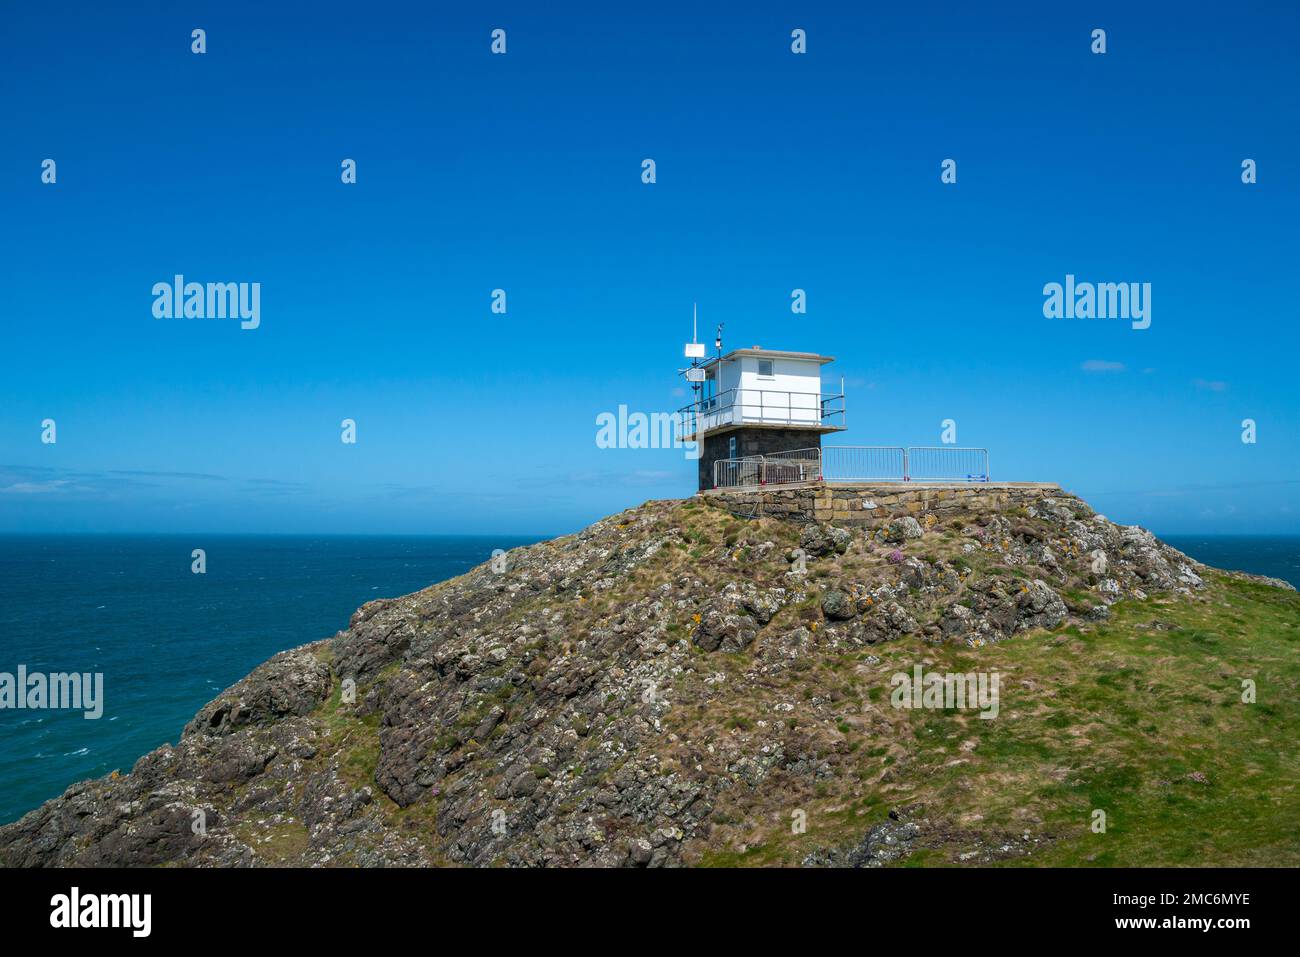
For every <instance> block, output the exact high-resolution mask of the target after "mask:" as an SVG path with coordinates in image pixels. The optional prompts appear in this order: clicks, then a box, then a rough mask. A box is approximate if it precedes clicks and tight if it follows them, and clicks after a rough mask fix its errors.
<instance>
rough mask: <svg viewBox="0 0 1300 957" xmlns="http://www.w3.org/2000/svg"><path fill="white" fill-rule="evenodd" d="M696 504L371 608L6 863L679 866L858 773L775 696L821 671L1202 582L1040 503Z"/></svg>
mask: <svg viewBox="0 0 1300 957" xmlns="http://www.w3.org/2000/svg"><path fill="white" fill-rule="evenodd" d="M720 505H725V503H723V502H721V501H712V500H711V501H700V500H696V501H692V502H689V503H681V502H651V503H647V504H646V505H644V506H641V507H640V508H637V509H633V510H631V511H629V512H626V513H624V514H622V515H618V516H614V517H612V518H609V519H606V520H604V521H601V522H598V523H596V524H595V525H593V526H591V527H590V528H588V529H586V530H584V531H582V532H580V533H578V534H576V535H573V536H569V537H567V538H563V539H558V540H556V541H553V542H546V543H542V544H538V545H534V546H529V547H526V548H521V549H516V550H514V551H512V552H510V553H509V556H508V561H507V564H506V568H505V570H504V571H502V572H499V573H498V572H495V571H494V570H493V569H492V567H491V566H490V565H486V564H485V565H483V566H480V567H479V568H477V569H475V570H473V571H472V572H470V573H468V574H466V575H463V576H461V577H459V578H456V579H453V580H451V581H448V582H443V583H440V584H438V585H434V586H432V587H430V588H427V589H425V590H424V591H421V592H417V593H415V594H412V595H407V596H405V597H403V598H397V599H390V600H383V601H376V602H370V603H369V604H367V605H364V606H363V607H362V608H360V609H359V610H358V611H357V612H356V614H355V615H353V617H352V620H351V622H350V624H349V626H348V628H347V629H346V630H344V631H342V632H339V633H338V634H337V635H336V636H335V637H333V638H332V639H329V640H326V641H319V642H316V643H314V644H310V645H305V646H303V647H301V648H296V649H293V650H291V651H286V652H284V653H282V654H279V655H277V656H275V657H274V658H272V659H271V660H270V661H268V662H266V663H265V664H264V665H262V666H261V667H259V668H258V669H257V670H255V671H254V672H253V673H252V674H250V675H249V676H248V677H247V678H245V679H244V680H242V681H240V682H239V683H238V684H236V685H234V686H233V687H231V688H230V689H228V690H227V691H225V692H223V693H222V694H221V695H220V696H218V697H217V698H216V699H215V700H214V701H212V702H211V703H210V704H208V705H207V706H205V707H204V708H203V709H202V710H200V711H199V713H198V714H197V715H196V716H195V717H194V719H193V720H192V721H191V722H190V723H189V724H188V725H187V726H186V727H185V729H184V733H183V734H182V736H181V738H180V740H179V742H178V743H177V744H176V745H174V746H172V745H167V746H164V747H161V748H159V749H157V750H156V751H153V752H151V753H150V754H147V755H145V756H144V757H143V758H141V759H140V760H139V761H138V762H137V763H136V765H135V767H134V768H132V769H131V772H130V773H129V774H125V775H120V774H117V773H116V772H115V773H114V774H113V775H111V776H109V777H106V778H102V779H100V780H97V781H89V782H82V783H79V784H76V785H73V786H72V787H70V788H69V789H68V790H67V792H66V793H65V794H64V795H63V796H62V797H60V798H57V799H55V800H53V801H50V802H48V803H47V804H45V805H44V806H42V807H41V808H38V809H37V810H35V811H32V812H31V813H30V814H28V815H27V816H26V817H24V818H23V819H22V820H20V821H18V822H16V823H14V824H11V825H9V826H6V827H3V828H0V862H3V863H5V864H8V865H19V866H49V865H92V866H93V865H124V864H125V865H162V864H182V865H262V864H282V863H287V864H299V865H325V864H343V865H430V864H465V865H493V864H505V865H529V866H531V865H578V864H584V865H627V866H661V865H673V864H680V863H692V862H695V861H698V860H699V859H700V858H701V856H702V855H705V854H707V853H709V852H710V850H711V849H712V847H713V844H712V843H711V842H712V841H714V840H715V839H716V836H717V834H718V833H721V832H720V831H719V830H718V829H719V828H722V829H724V830H725V829H728V828H733V829H734V828H736V827H739V826H740V825H739V824H738V823H737V821H739V820H740V819H741V817H743V816H744V814H746V813H756V812H745V811H743V810H742V809H744V808H752V807H754V806H755V802H761V801H762V800H764V799H765V796H767V795H771V794H785V793H792V789H793V791H798V789H800V788H803V787H805V785H807V786H808V787H812V786H813V785H814V784H816V782H822V781H827V780H832V779H834V778H835V777H836V776H837V775H846V776H847V775H850V774H853V773H856V772H854V771H853V770H852V767H853V765H852V762H853V761H854V760H858V759H857V758H855V757H854V752H853V751H852V750H850V749H846V748H844V747H841V746H840V745H839V744H837V741H840V740H842V727H841V728H840V729H839V730H837V722H839V720H840V719H839V718H838V717H837V715H838V714H839V711H840V710H842V709H837V707H836V705H835V704H834V701H835V696H836V695H837V694H838V692H837V691H835V690H834V688H833V687H832V689H831V691H830V692H827V693H823V692H822V691H821V690H814V689H813V686H811V685H810V686H809V690H808V691H807V692H806V693H805V694H803V695H800V696H798V697H796V696H794V695H792V694H789V693H788V692H786V691H784V690H781V691H773V690H772V689H773V688H786V687H788V686H789V683H790V682H792V681H795V680H797V679H798V678H799V676H800V675H803V674H804V673H810V674H811V673H812V672H814V671H815V670H816V668H817V666H818V662H819V661H823V660H831V659H832V658H834V657H835V656H841V655H843V654H845V653H846V652H850V651H854V649H869V648H871V647H872V646H877V647H879V646H880V645H881V643H883V642H892V641H898V640H906V641H911V642H914V643H915V644H916V645H917V646H918V648H920V647H924V644H925V643H926V642H930V643H941V642H960V643H964V644H966V645H968V646H971V647H979V646H981V645H984V644H986V643H988V642H994V641H1000V640H1004V639H1008V638H1011V637H1012V636H1015V635H1019V634H1022V633H1027V632H1030V631H1032V630H1034V629H1053V628H1057V627H1059V626H1061V625H1062V624H1063V623H1065V622H1067V621H1084V620H1087V619H1089V618H1090V617H1094V616H1096V615H1097V613H1098V609H1100V610H1101V611H1102V612H1105V610H1106V608H1107V606H1109V605H1111V604H1113V603H1114V602H1117V601H1120V600H1123V599H1125V598H1130V597H1134V596H1136V595H1138V594H1139V593H1143V594H1147V593H1152V592H1163V593H1167V594H1170V595H1174V596H1184V597H1187V598H1191V597H1192V596H1193V595H1194V594H1195V592H1196V591H1197V590H1198V589H1200V588H1201V587H1202V584H1203V582H1202V575H1203V572H1204V569H1203V568H1202V567H1201V566H1198V565H1197V564H1196V563H1195V562H1193V561H1191V560H1190V559H1188V558H1187V557H1186V556H1184V555H1182V554H1181V553H1179V552H1177V551H1175V550H1173V549H1171V548H1169V547H1167V546H1165V545H1163V544H1161V543H1160V542H1159V541H1157V540H1156V539H1155V538H1154V537H1153V536H1151V535H1150V533H1148V532H1146V531H1144V530H1142V529H1138V528H1120V527H1117V526H1115V525H1113V524H1111V523H1109V522H1107V521H1106V520H1104V519H1102V518H1100V517H1099V516H1095V515H1093V514H1092V512H1091V510H1090V509H1088V507H1087V506H1086V505H1084V504H1083V503H1082V502H1080V501H1078V500H1077V499H1074V498H1072V497H1069V496H1066V495H1064V494H1060V495H1058V496H1057V497H1054V498H1049V499H1046V500H1045V501H1044V502H1042V503H1041V507H1036V508H1035V510H1034V513H1033V514H1022V515H1018V516H1011V517H1008V516H1007V515H1004V514H1001V513H999V512H998V511H997V510H996V509H994V510H990V509H987V508H983V507H982V506H981V507H979V508H975V509H973V510H965V511H963V510H960V509H955V510H952V511H951V512H949V513H946V514H945V516H944V518H943V519H942V521H940V522H938V523H936V522H934V521H933V516H928V517H927V516H923V518H922V520H921V521H918V519H917V518H916V517H915V516H911V515H909V516H905V517H902V518H899V517H897V516H892V517H891V516H890V515H888V514H884V510H880V511H881V512H882V514H880V515H879V520H878V522H877V525H876V527H874V528H873V527H866V528H863V527H855V528H842V527H838V526H836V525H835V524H834V523H833V522H831V523H829V524H827V523H820V524H808V525H799V524H795V523H792V522H788V521H782V520H779V519H772V518H765V519H762V520H757V521H749V522H744V521H740V520H737V519H733V518H732V517H730V516H729V515H728V514H727V513H726V511H725V508H723V507H718V506H720ZM874 508H875V506H874V505H873V509H874ZM868 514H870V512H868ZM885 543H888V544H885ZM799 549H802V550H803V555H802V556H800V555H798V554H797V552H798V550H799ZM792 556H793V557H794V559H795V560H792ZM805 561H806V567H803V563H804V562H805ZM1067 593H1071V594H1074V595H1075V596H1076V597H1075V598H1073V599H1069V600H1067V599H1066V598H1065V597H1063V596H1064V595H1066V594H1067ZM1079 594H1087V595H1088V596H1089V599H1088V600H1079V598H1078V597H1077V596H1078V595H1079ZM855 654H857V652H855ZM862 656H863V657H862V659H861V660H865V661H867V662H870V661H871V660H874V659H871V658H869V657H867V656H866V653H865V651H864V652H862ZM837 660H838V659H837ZM855 660H858V659H855ZM820 687H821V686H817V688H818V689H819V688H820ZM863 714H864V715H865V716H864V717H863V718H862V719H861V721H862V722H864V723H865V724H864V727H868V728H869V727H876V729H877V731H878V733H879V734H880V735H881V736H882V738H883V739H884V740H887V735H888V734H889V733H890V732H889V731H888V726H887V725H886V724H884V723H882V722H883V721H884V719H883V718H882V717H880V716H879V714H878V713H877V715H876V717H874V718H873V717H871V714H872V712H871V710H870V709H864V710H863ZM871 722H875V725H872V724H871ZM773 813H775V812H773ZM782 813H788V812H782ZM918 827H919V825H914V824H911V823H908V822H898V821H894V822H881V823H880V824H878V825H877V826H876V827H875V828H874V829H873V830H871V831H870V832H869V833H866V834H865V835H864V836H863V837H862V839H861V840H860V841H859V842H858V843H857V844H855V845H854V846H852V847H850V848H849V849H847V850H836V849H835V848H828V849H826V850H825V851H824V853H822V852H819V853H817V854H813V855H811V856H810V858H809V861H808V862H809V863H832V864H833V863H854V864H863V863H873V862H877V863H878V862H887V861H888V860H890V859H891V855H895V852H896V850H897V849H898V848H900V847H905V846H906V845H907V844H908V843H909V842H910V841H912V840H913V838H914V837H915V835H916V834H917V833H918V831H917V828H918Z"/></svg>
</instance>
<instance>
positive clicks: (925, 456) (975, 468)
mask: <svg viewBox="0 0 1300 957" xmlns="http://www.w3.org/2000/svg"><path fill="white" fill-rule="evenodd" d="M904 474H905V475H906V477H907V479H908V480H909V481H913V482H987V481H988V480H989V450H988V449H958V448H953V447H952V446H947V445H940V446H928V447H921V448H910V449H908V450H907V470H906V472H905V473H904Z"/></svg>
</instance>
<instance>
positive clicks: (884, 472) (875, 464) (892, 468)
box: [822, 445, 907, 482]
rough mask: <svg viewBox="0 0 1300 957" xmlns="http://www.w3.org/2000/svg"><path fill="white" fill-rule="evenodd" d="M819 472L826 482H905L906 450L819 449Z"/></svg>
mask: <svg viewBox="0 0 1300 957" xmlns="http://www.w3.org/2000/svg"><path fill="white" fill-rule="evenodd" d="M822 470H823V471H822V474H823V475H824V476H825V477H826V481H828V482H858V481H862V482H870V481H880V482H902V481H905V480H906V479H907V449H904V448H894V447H892V446H883V445H881V446H876V445H828V446H826V448H824V449H822Z"/></svg>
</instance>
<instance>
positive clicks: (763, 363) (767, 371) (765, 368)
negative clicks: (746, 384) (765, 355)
mask: <svg viewBox="0 0 1300 957" xmlns="http://www.w3.org/2000/svg"><path fill="white" fill-rule="evenodd" d="M758 377H759V378H760V379H771V378H772V360H771V359H759V360H758Z"/></svg>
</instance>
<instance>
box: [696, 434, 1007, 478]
mask: <svg viewBox="0 0 1300 957" xmlns="http://www.w3.org/2000/svg"><path fill="white" fill-rule="evenodd" d="M821 481H825V482H987V481H989V452H988V449H974V448H963V449H959V448H953V447H951V446H930V447H916V446H914V447H911V448H902V447H901V446H868V445H828V446H826V447H825V448H821V449H795V450H794V451H790V452H774V453H772V454H771V455H753V456H748V457H746V458H739V459H719V460H718V461H716V462H714V463H713V487H714V488H751V487H758V486H761V485H791V484H794V483H797V482H821Z"/></svg>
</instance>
